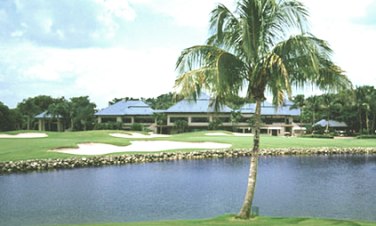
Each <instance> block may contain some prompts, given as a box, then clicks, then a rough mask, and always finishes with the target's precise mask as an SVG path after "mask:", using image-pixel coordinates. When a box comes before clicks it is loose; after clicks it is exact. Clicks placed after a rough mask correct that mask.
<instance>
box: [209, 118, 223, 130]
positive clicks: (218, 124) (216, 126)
mask: <svg viewBox="0 0 376 226" xmlns="http://www.w3.org/2000/svg"><path fill="white" fill-rule="evenodd" d="M221 126H222V121H221V120H219V119H214V120H213V121H211V122H209V126H208V129H209V130H218V129H219V128H220V127H221Z"/></svg>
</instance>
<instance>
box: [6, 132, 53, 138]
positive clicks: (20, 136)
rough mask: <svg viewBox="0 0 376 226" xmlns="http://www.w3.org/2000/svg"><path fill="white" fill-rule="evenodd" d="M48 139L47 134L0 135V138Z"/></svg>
mask: <svg viewBox="0 0 376 226" xmlns="http://www.w3.org/2000/svg"><path fill="white" fill-rule="evenodd" d="M42 137H48V135H47V134H45V133H19V134H15V135H9V134H0V138H42Z"/></svg>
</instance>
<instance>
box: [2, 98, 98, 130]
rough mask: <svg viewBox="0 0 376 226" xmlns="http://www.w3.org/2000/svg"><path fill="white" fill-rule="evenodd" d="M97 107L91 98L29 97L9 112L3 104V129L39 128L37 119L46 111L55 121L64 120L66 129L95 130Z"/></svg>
mask: <svg viewBox="0 0 376 226" xmlns="http://www.w3.org/2000/svg"><path fill="white" fill-rule="evenodd" d="M95 108H96V104H95V103H92V102H90V100H89V97H88V96H81V97H73V98H70V99H69V100H67V99H65V98H64V97H61V98H52V97H50V96H46V95H40V96H36V97H30V98H27V99H24V100H23V101H22V102H21V103H18V104H17V107H16V108H15V109H9V108H8V107H7V106H6V105H4V104H3V103H1V102H0V130H1V131H10V130H20V129H26V130H35V129H38V125H37V119H35V116H36V115H38V114H40V113H42V112H46V113H47V114H49V115H50V116H51V117H52V118H53V119H56V120H61V122H62V124H63V129H64V130H88V129H93V128H94V123H95V117H94V113H95Z"/></svg>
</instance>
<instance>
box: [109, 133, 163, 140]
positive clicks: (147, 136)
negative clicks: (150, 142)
mask: <svg viewBox="0 0 376 226" xmlns="http://www.w3.org/2000/svg"><path fill="white" fill-rule="evenodd" d="M110 136H113V137H118V138H142V139H145V138H146V139H147V138H157V137H169V136H170V135H163V134H153V133H149V134H148V135H145V134H142V133H131V134H125V133H110Z"/></svg>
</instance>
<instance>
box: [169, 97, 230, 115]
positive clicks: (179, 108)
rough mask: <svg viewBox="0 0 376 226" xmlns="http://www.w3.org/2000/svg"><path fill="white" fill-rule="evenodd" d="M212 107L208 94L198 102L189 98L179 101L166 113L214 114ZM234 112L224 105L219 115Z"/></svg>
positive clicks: (198, 99)
mask: <svg viewBox="0 0 376 226" xmlns="http://www.w3.org/2000/svg"><path fill="white" fill-rule="evenodd" d="M210 105H211V98H210V96H208V95H207V94H206V93H201V95H200V96H199V97H197V100H196V101H194V100H193V99H192V98H189V99H188V98H187V99H184V100H181V101H179V102H178V103H176V104H175V105H173V106H172V107H170V108H169V109H167V110H165V111H164V112H166V113H214V112H216V111H215V110H214V106H210ZM231 111H233V110H232V109H231V108H229V107H228V106H226V105H222V106H221V107H220V109H219V110H218V112H219V113H230V112H231Z"/></svg>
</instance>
